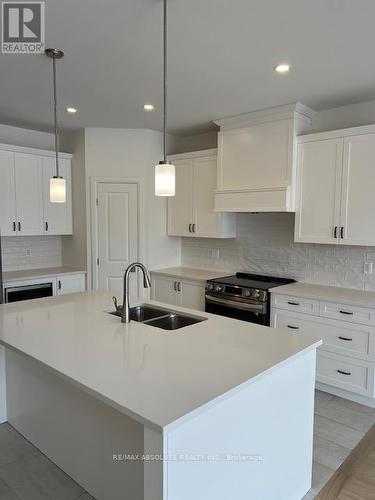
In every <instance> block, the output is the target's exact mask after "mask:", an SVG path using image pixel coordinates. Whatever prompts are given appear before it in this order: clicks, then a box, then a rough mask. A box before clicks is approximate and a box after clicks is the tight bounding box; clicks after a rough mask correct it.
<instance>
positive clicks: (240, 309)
mask: <svg viewBox="0 0 375 500" xmlns="http://www.w3.org/2000/svg"><path fill="white" fill-rule="evenodd" d="M206 312H208V313H212V314H219V315H220V316H227V317H228V318H234V319H241V320H242V321H249V322H250V323H257V324H258V325H266V326H269V314H268V308H267V302H257V301H253V302H249V301H246V302H245V301H240V300H232V299H227V298H224V297H216V296H213V295H207V294H206Z"/></svg>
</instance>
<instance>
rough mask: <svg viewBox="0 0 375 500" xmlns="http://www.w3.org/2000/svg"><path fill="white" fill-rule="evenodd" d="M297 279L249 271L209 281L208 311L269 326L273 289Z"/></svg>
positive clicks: (207, 292) (207, 284)
mask: <svg viewBox="0 0 375 500" xmlns="http://www.w3.org/2000/svg"><path fill="white" fill-rule="evenodd" d="M294 281H295V280H292V279H288V278H275V277H273V276H261V275H259V274H248V273H237V274H235V275H234V276H224V277H223V278H216V279H213V280H209V281H207V283H206V312H209V313H213V314H220V315H221V316H228V317H230V318H236V319H241V320H243V321H249V322H251V323H258V324H260V325H267V326H269V324H270V312H271V300H270V291H269V290H270V289H271V288H274V287H276V286H281V285H286V284H288V283H293V282H294Z"/></svg>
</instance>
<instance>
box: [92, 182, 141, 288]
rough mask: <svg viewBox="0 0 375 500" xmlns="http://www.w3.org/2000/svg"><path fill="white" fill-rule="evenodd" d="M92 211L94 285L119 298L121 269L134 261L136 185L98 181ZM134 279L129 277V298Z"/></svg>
mask: <svg viewBox="0 0 375 500" xmlns="http://www.w3.org/2000/svg"><path fill="white" fill-rule="evenodd" d="M96 208H97V210H96V239H97V241H96V248H97V255H96V259H97V262H96V264H97V265H96V266H94V267H96V270H97V272H96V276H94V286H95V288H96V289H100V290H110V291H111V292H113V293H114V294H116V295H121V294H122V290H123V276H124V272H125V269H126V268H127V267H128V265H129V264H131V263H132V262H134V261H137V260H138V186H137V184H127V183H122V182H118V183H117V182H116V183H106V182H99V183H98V184H97V207H96ZM94 264H95V262H94ZM94 274H95V273H94ZM136 276H137V273H134V275H132V278H131V289H130V293H131V294H132V295H138V286H137V279H136ZM95 278H96V279H95Z"/></svg>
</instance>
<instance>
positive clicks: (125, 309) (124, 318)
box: [121, 262, 151, 323]
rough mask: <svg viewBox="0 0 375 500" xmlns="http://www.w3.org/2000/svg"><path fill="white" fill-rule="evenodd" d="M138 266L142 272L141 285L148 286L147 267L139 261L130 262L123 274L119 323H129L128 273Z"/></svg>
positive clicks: (149, 283)
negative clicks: (122, 296) (122, 293)
mask: <svg viewBox="0 0 375 500" xmlns="http://www.w3.org/2000/svg"><path fill="white" fill-rule="evenodd" d="M137 267H139V268H140V269H141V270H142V272H143V286H144V287H145V288H150V286H151V280H150V275H149V274H148V271H147V269H146V268H145V266H144V265H143V264H141V263H140V262H133V264H130V266H128V268H127V269H126V271H125V274H124V301H123V304H122V314H121V323H129V321H130V311H129V277H130V273H131V272H132V271H133V269H135V268H137Z"/></svg>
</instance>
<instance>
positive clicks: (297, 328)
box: [288, 325, 299, 330]
mask: <svg viewBox="0 0 375 500" xmlns="http://www.w3.org/2000/svg"><path fill="white" fill-rule="evenodd" d="M288 328H290V329H291V330H299V326H293V325H288Z"/></svg>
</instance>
